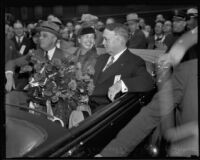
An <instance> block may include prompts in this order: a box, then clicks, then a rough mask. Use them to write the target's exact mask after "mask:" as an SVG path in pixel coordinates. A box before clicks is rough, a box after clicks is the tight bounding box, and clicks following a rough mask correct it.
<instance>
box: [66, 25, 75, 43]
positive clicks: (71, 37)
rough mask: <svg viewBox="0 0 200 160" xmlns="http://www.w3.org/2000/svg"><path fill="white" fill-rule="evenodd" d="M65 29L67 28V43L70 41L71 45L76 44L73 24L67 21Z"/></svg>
mask: <svg viewBox="0 0 200 160" xmlns="http://www.w3.org/2000/svg"><path fill="white" fill-rule="evenodd" d="M66 27H67V28H68V41H72V42H73V43H76V39H77V37H76V34H75V33H74V24H73V22H72V21H68V22H67V23H66Z"/></svg>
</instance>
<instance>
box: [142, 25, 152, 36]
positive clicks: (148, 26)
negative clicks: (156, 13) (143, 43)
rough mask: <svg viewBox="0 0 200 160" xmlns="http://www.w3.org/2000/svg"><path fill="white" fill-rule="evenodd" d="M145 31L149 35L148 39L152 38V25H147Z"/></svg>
mask: <svg viewBox="0 0 200 160" xmlns="http://www.w3.org/2000/svg"><path fill="white" fill-rule="evenodd" d="M144 30H145V31H146V33H147V39H148V38H149V37H150V36H152V34H153V33H152V28H151V26H150V25H146V26H145V28H144Z"/></svg>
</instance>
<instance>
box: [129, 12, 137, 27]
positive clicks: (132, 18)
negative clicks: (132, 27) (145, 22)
mask: <svg viewBox="0 0 200 160" xmlns="http://www.w3.org/2000/svg"><path fill="white" fill-rule="evenodd" d="M126 21H127V22H126V24H127V23H128V22H129V21H135V22H139V17H138V15H137V14H136V13H130V14H128V15H127V16H126Z"/></svg>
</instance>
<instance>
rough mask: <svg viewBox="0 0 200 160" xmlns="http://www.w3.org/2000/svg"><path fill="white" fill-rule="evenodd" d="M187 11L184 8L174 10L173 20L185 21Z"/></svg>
mask: <svg viewBox="0 0 200 160" xmlns="http://www.w3.org/2000/svg"><path fill="white" fill-rule="evenodd" d="M185 20H186V13H185V12H184V11H183V10H176V11H175V12H174V16H173V21H185Z"/></svg>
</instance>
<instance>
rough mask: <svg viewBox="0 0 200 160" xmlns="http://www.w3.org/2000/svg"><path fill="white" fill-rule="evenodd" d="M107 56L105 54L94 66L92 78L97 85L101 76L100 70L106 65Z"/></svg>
mask: <svg viewBox="0 0 200 160" xmlns="http://www.w3.org/2000/svg"><path fill="white" fill-rule="evenodd" d="M108 58H109V55H108V54H105V55H103V57H102V58H101V59H100V60H99V61H98V63H97V64H96V66H95V77H94V81H96V82H97V83H99V77H100V76H101V74H102V69H103V68H104V66H105V65H106V63H107V61H108Z"/></svg>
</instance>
